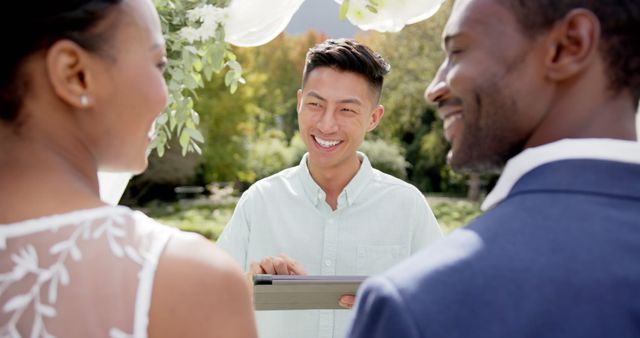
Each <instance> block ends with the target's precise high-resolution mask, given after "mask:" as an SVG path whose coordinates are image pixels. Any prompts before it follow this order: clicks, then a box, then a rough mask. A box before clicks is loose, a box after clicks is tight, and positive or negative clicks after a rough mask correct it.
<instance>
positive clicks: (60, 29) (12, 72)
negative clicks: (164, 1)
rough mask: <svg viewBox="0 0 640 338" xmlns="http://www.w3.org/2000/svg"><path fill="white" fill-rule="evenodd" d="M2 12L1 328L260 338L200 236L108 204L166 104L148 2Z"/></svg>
mask: <svg viewBox="0 0 640 338" xmlns="http://www.w3.org/2000/svg"><path fill="white" fill-rule="evenodd" d="M5 9H6V11H5V12H4V13H5V14H4V15H3V19H2V20H0V29H1V31H2V32H3V39H2V45H3V47H2V52H1V53H0V55H1V60H2V62H1V63H0V337H84V338H86V337H153V338H157V337H225V338H233V337H238V338H239V337H255V335H256V333H255V327H254V322H253V317H252V316H253V314H252V310H251V301H250V296H249V293H248V290H247V288H246V287H245V284H244V283H245V282H244V279H243V275H242V272H241V271H240V269H239V267H237V266H236V265H234V263H232V260H231V259H230V258H229V257H227V256H226V255H225V254H224V253H222V252H221V251H219V250H218V249H216V248H215V247H214V246H213V245H212V244H211V243H210V242H208V241H207V240H206V239H204V238H202V237H200V236H197V235H193V234H186V233H181V232H178V231H175V230H172V229H170V228H167V227H165V226H163V225H160V224H157V223H155V222H154V221H153V220H151V219H149V218H147V217H146V216H144V215H143V214H141V213H139V212H134V211H132V210H130V209H128V208H124V207H109V206H105V205H104V204H103V203H102V202H101V201H100V198H99V194H98V181H97V177H96V172H97V171H98V170H105V171H109V170H110V171H120V170H123V171H124V170H126V171H137V172H140V171H142V170H144V169H145V167H146V156H145V150H146V148H147V146H148V144H149V141H150V140H149V136H148V132H149V130H150V127H151V124H152V121H153V120H154V118H155V117H156V116H157V115H158V113H159V112H160V111H161V110H162V109H163V107H164V106H165V104H166V100H167V95H166V88H165V84H164V80H163V76H162V67H163V64H164V63H165V54H164V53H165V51H164V41H163V38H162V32H161V29H160V23H159V18H158V15H157V13H156V11H155V9H154V7H153V4H152V2H151V0H101V1H97V0H93V1H90V0H85V1H83V0H38V1H29V0H20V1H14V2H11V5H10V9H7V8H5Z"/></svg>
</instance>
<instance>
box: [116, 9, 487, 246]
mask: <svg viewBox="0 0 640 338" xmlns="http://www.w3.org/2000/svg"><path fill="white" fill-rule="evenodd" d="M448 14H449V8H447V7H446V6H445V8H443V9H442V10H440V11H439V12H438V14H437V15H436V16H434V17H432V18H431V19H429V20H426V21H422V22H420V23H417V24H413V25H410V26H407V27H405V28H404V29H403V30H402V31H400V32H398V33H377V32H365V33H358V34H357V35H356V36H355V38H356V39H357V40H359V41H361V42H363V43H365V44H367V45H369V46H370V47H372V49H373V50H375V51H377V52H379V53H380V54H381V55H382V56H383V57H384V58H385V59H386V60H387V61H388V62H389V63H390V64H391V72H390V74H389V75H388V76H387V78H386V79H385V84H384V89H383V94H382V98H381V103H382V104H383V105H384V106H385V110H386V113H385V116H384V118H383V120H382V123H381V124H380V126H379V127H378V128H377V129H376V130H374V131H373V132H372V133H370V135H368V136H367V139H366V140H365V142H364V144H363V145H362V148H361V150H362V151H363V152H365V153H366V154H367V155H368V156H369V158H370V160H371V162H372V164H373V166H374V167H375V168H377V169H379V170H381V171H384V172H387V173H389V174H391V175H394V176H396V177H399V178H402V179H404V180H406V181H408V182H410V183H412V184H414V185H415V186H416V187H418V189H420V190H421V191H422V192H423V193H424V194H425V196H426V197H427V200H428V201H429V204H430V205H431V207H432V209H433V211H434V213H435V215H436V217H437V219H438V221H439V223H440V224H441V225H442V226H443V228H444V230H445V231H446V232H448V231H450V230H452V229H454V228H456V227H459V226H461V225H463V224H465V223H467V222H468V221H469V220H471V219H472V218H474V217H475V216H477V215H478V214H479V203H480V201H481V199H482V198H483V196H484V195H485V194H486V192H487V191H488V190H489V189H490V188H491V186H492V185H493V184H494V183H495V177H494V176H486V177H480V176H473V177H469V176H466V175H461V174H457V173H454V172H453V171H452V170H451V169H450V168H449V166H448V165H447V164H446V154H447V151H448V145H447V143H446V141H445V139H444V137H443V135H442V121H441V120H439V119H438V118H437V114H436V112H435V109H434V107H433V106H431V105H428V104H427V103H426V102H425V100H424V98H423V94H424V90H425V88H426V86H427V85H428V83H429V82H430V80H431V79H432V77H433V76H434V74H435V72H436V70H437V67H438V66H439V64H440V62H441V61H442V59H443V58H444V55H443V52H442V51H441V47H440V41H441V37H440V34H441V32H442V28H443V26H444V23H445V21H446V18H447V16H448ZM326 38H327V36H326V35H324V34H323V33H318V32H315V31H313V30H311V31H308V32H307V33H305V34H301V35H288V34H286V33H283V34H281V35H279V36H278V37H277V38H276V39H275V40H273V41H271V42H269V43H268V44H266V45H262V46H259V47H253V48H235V47H234V48H233V52H234V53H235V55H236V57H237V60H238V62H239V63H240V64H242V67H243V68H244V74H243V76H244V78H245V79H246V83H245V84H242V85H240V86H239V87H238V88H237V91H236V92H235V93H233V94H231V93H230V92H229V90H228V89H227V86H226V84H225V76H224V74H219V75H216V74H214V75H213V76H212V78H211V79H210V80H209V81H205V84H204V87H203V88H200V89H198V91H197V92H196V95H197V100H195V107H194V109H195V110H196V111H198V112H199V114H200V117H199V120H200V124H199V126H198V129H199V131H200V132H201V133H202V135H203V137H204V143H203V144H202V145H201V149H202V154H201V155H199V154H196V153H188V154H187V155H186V156H183V154H182V151H181V147H180V143H179V140H176V139H175V138H174V139H173V140H170V141H169V143H168V145H169V148H168V149H167V151H166V152H165V153H164V154H163V156H162V157H161V158H160V157H158V155H157V152H153V153H152V154H151V156H150V160H149V161H150V165H149V168H148V170H147V171H146V172H145V173H144V174H142V175H139V176H136V177H134V178H133V179H132V180H131V181H130V183H129V185H128V187H127V189H126V191H125V193H124V196H123V198H122V200H121V204H125V205H128V206H131V207H133V208H136V209H141V210H144V211H145V212H147V213H148V214H149V215H150V216H152V217H154V218H155V219H157V220H159V221H161V222H164V223H166V224H169V225H173V226H177V227H180V228H182V229H185V230H189V231H196V232H199V233H202V234H203V235H205V236H207V237H208V238H211V239H212V240H215V239H217V236H218V235H219V234H220V232H221V231H222V229H223V228H224V225H225V224H226V222H227V221H228V220H229V218H230V217H231V214H232V212H233V208H234V206H235V203H236V201H237V198H238V197H239V196H240V194H241V193H242V192H243V191H244V190H246V189H247V188H248V187H249V186H250V185H251V184H253V183H254V182H255V181H257V180H259V179H261V178H263V177H266V176H269V175H271V174H274V173H276V172H278V171H280V170H282V169H284V168H286V167H290V166H293V165H297V164H298V163H299V161H300V158H301V156H302V154H303V153H304V145H303V144H302V141H301V140H300V138H299V136H298V134H297V129H298V125H297V113H296V91H297V89H298V88H300V81H301V80H300V77H301V74H302V68H303V65H304V57H305V54H306V52H307V50H308V49H309V48H310V47H311V46H313V45H315V44H316V43H318V42H321V41H323V40H325V39H326ZM390 226H392V225H390Z"/></svg>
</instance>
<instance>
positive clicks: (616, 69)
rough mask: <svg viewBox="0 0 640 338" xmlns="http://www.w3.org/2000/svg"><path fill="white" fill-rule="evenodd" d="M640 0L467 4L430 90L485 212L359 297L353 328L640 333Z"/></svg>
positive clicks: (379, 333)
mask: <svg viewBox="0 0 640 338" xmlns="http://www.w3.org/2000/svg"><path fill="white" fill-rule="evenodd" d="M639 31H640V1H638V0H608V1H593V0H584V1H581V0H527V1H518V0H458V1H456V3H455V5H454V7H453V10H452V14H451V17H450V18H449V21H448V22H447V25H446V27H445V30H444V34H443V35H444V48H445V51H446V54H447V58H446V60H445V61H444V63H443V64H442V65H441V67H440V69H439V71H438V74H437V75H436V77H435V79H434V80H433V82H432V83H431V84H430V85H429V87H428V88H427V91H426V93H425V96H426V97H427V99H428V100H430V101H432V102H434V103H435V104H437V105H438V109H439V114H440V117H441V118H442V119H443V122H444V130H445V136H446V138H447V139H448V140H449V142H450V143H451V151H450V153H449V162H450V164H451V165H452V166H453V168H454V169H457V170H462V171H467V172H487V171H494V170H498V171H502V175H501V177H500V179H499V181H498V183H497V185H496V187H495V188H494V189H493V191H492V192H491V193H490V194H489V195H488V196H487V199H486V200H485V202H484V203H483V208H484V209H485V210H487V212H486V213H485V214H484V215H483V216H481V217H479V218H478V219H476V220H475V221H473V222H472V223H471V224H470V225H468V226H467V227H466V228H464V229H461V230H458V231H456V232H454V233H452V234H451V235H449V236H448V237H446V238H445V239H443V240H441V241H440V242H438V243H437V244H435V245H433V246H432V247H430V248H429V249H427V250H426V251H423V252H422V253H418V254H416V255H414V256H413V257H411V258H409V259H408V260H406V261H404V262H403V263H402V264H400V265H399V266H396V267H394V268H392V269H391V270H390V271H388V272H386V273H385V274H383V275H381V276H379V277H375V278H372V279H370V280H368V281H367V282H366V283H365V285H364V286H363V288H362V289H361V290H360V291H359V294H358V299H357V301H356V310H355V311H356V313H355V318H354V320H353V322H352V325H351V328H350V333H349V337H352V338H360V337H362V338H364V337H366V338H376V337H402V338H412V337H563V338H566V337H616V338H621V337H640V143H638V142H637V141H636V137H637V136H636V130H635V123H634V119H635V115H636V109H637V106H638V99H639V98H640V35H639V34H638V33H637V32H639Z"/></svg>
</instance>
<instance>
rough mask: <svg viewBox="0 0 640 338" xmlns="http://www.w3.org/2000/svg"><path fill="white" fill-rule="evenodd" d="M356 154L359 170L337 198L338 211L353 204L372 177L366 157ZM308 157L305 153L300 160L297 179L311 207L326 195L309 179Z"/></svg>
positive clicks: (371, 170)
mask: <svg viewBox="0 0 640 338" xmlns="http://www.w3.org/2000/svg"><path fill="white" fill-rule="evenodd" d="M357 154H358V158H359V159H360V169H358V172H357V173H356V175H355V176H354V177H353V178H352V179H351V180H350V181H349V183H348V184H347V186H346V187H345V188H344V190H343V191H342V192H341V193H340V196H338V209H340V207H342V206H348V205H351V204H353V203H354V202H355V200H356V199H357V198H358V195H360V193H361V192H362V191H363V190H364V188H365V187H366V185H367V182H369V180H370V179H371V176H372V175H373V168H372V167H371V162H369V158H367V155H365V154H364V153H361V152H357ZM308 157H309V153H306V154H304V156H303V157H302V160H300V167H299V168H300V170H298V177H299V178H300V182H301V183H302V186H303V187H304V191H305V193H306V194H307V197H308V198H309V200H310V201H311V202H312V203H313V205H315V206H318V203H320V202H321V201H324V200H325V197H326V194H325V192H324V190H322V188H321V187H320V186H319V185H318V183H316V181H315V180H314V179H313V177H311V173H310V172H309V167H308V165H307V159H308Z"/></svg>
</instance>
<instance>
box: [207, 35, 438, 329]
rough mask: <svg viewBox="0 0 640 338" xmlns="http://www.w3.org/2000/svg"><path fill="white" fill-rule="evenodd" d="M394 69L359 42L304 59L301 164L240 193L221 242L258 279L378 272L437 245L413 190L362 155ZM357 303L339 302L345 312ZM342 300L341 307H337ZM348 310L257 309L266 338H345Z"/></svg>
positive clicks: (339, 43)
mask: <svg viewBox="0 0 640 338" xmlns="http://www.w3.org/2000/svg"><path fill="white" fill-rule="evenodd" d="M388 71H389V65H388V64H387V63H386V62H385V61H384V60H383V59H382V57H381V56H379V55H378V54H376V53H374V52H373V51H371V50H370V49H369V48H368V47H366V46H364V45H362V44H359V43H358V42H356V41H354V40H345V39H340V40H327V41H325V42H324V43H321V44H319V45H317V46H315V47H314V48H312V49H311V50H310V51H309V53H308V54H307V58H306V63H305V69H304V72H303V80H302V89H300V90H299V91H298V124H299V130H300V135H301V137H302V139H303V141H304V143H305V146H306V148H307V151H308V152H307V153H306V154H305V155H304V157H303V158H302V160H301V161H300V165H299V166H296V167H293V168H289V169H286V170H284V171H282V172H280V173H278V174H275V175H273V176H271V177H267V178H265V179H263V180H260V181H258V182H257V183H255V184H254V185H253V186H251V187H250V188H249V189H248V190H247V191H246V192H245V193H244V194H243V196H242V198H241V199H240V201H239V202H238V205H237V207H236V210H235V212H234V215H233V217H232V219H231V221H230V222H229V224H228V225H227V227H226V228H225V230H224V232H223V233H222V235H221V236H220V239H219V241H218V245H220V246H221V247H222V248H223V249H225V250H226V251H228V252H229V253H230V254H231V255H232V256H233V257H235V259H236V260H237V261H238V262H239V263H240V264H241V265H242V266H243V267H244V268H245V270H249V271H251V272H252V273H269V274H306V273H308V274H313V275H366V276H368V275H373V274H376V273H380V272H382V271H383V270H385V269H386V268H389V267H391V266H392V265H394V264H395V263H397V262H399V261H400V260H402V259H404V258H406V257H408V256H410V255H411V254H412V253H414V252H416V251H418V250H420V249H422V248H424V247H426V246H427V245H429V244H430V243H432V242H433V241H435V240H437V239H439V238H440V237H441V236H442V235H441V231H440V228H439V226H438V224H437V222H436V219H435V217H434V216H433V213H432V212H431V210H430V208H429V206H428V205H427V203H426V200H425V198H424V196H423V195H422V194H421V193H420V191H418V189H416V188H415V187H414V186H412V185H410V184H408V183H405V182H403V181H401V180H399V179H397V178H394V177H392V176H390V175H387V174H384V173H382V172H380V171H378V170H376V169H374V168H372V167H371V163H370V162H369V159H368V158H367V156H366V155H365V154H363V153H360V152H358V151H357V150H358V148H359V147H360V145H361V144H362V141H363V140H364V137H365V135H366V134H367V133H368V132H369V131H371V130H373V129H374V128H376V126H377V125H378V124H379V123H380V120H381V119H382V116H383V115H384V108H383V106H382V105H380V104H379V103H378V101H379V98H380V94H381V90H382V83H383V78H384V75H385V74H386V73H387V72H388ZM353 301H354V299H353V297H352V296H345V297H342V298H341V299H340V304H341V305H342V306H343V307H346V308H349V307H350V306H351V305H352V304H353ZM336 302H338V300H336ZM348 316H349V311H345V310H304V311H268V312H257V321H258V327H259V332H260V336H261V337H263V338H269V337H274V338H288V337H295V338H307V337H308V338H311V337H313V338H330V337H336V338H337V337H342V336H343V335H344V334H345V329H346V324H347V320H348Z"/></svg>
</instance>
